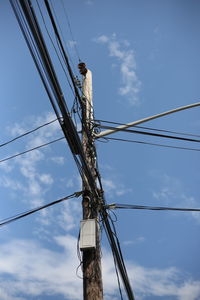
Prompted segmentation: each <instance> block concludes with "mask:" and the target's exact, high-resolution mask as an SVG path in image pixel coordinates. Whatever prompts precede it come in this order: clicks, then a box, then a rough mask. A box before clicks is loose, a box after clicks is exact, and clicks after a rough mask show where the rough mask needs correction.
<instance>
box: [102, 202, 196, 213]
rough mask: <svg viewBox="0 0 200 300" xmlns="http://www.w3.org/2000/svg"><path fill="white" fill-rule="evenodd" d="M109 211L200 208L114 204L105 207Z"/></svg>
mask: <svg viewBox="0 0 200 300" xmlns="http://www.w3.org/2000/svg"><path fill="white" fill-rule="evenodd" d="M105 207H106V208H108V209H145V210H174V211H187V212H190V211H196V212H197V211H199V212H200V208H180V207H163V206H146V205H134V204H118V203H113V204H109V205H106V206H105Z"/></svg>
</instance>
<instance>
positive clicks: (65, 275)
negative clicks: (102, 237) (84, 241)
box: [0, 235, 200, 300]
mask: <svg viewBox="0 0 200 300" xmlns="http://www.w3.org/2000/svg"><path fill="white" fill-rule="evenodd" d="M53 241H54V243H55V244H56V245H57V246H58V247H57V250H54V251H53V250H50V249H47V248H45V247H44V246H43V245H42V244H41V243H39V242H35V241H34V240H19V239H18V240H13V241H11V242H8V243H5V244H2V245H1V248H0V277H1V283H0V291H2V294H1V296H2V295H6V296H5V299H6V300H7V299H9V300H19V299H20V300H25V299H27V297H33V296H35V297H42V296H45V295H51V296H54V297H56V295H57V294H60V295H63V297H64V298H66V299H73V300H79V299H81V298H82V281H81V280H79V279H78V278H77V277H76V268H77V266H78V265H79V260H78V258H77V255H76V251H74V249H76V244H77V238H75V237H73V236H72V235H62V236H61V235H59V236H55V237H54V238H53ZM126 264H127V269H128V274H129V277H130V281H131V284H132V286H133V290H134V294H135V296H136V297H137V299H145V298H146V297H148V296H152V297H176V299H179V300H195V299H198V298H199V297H200V282H199V281H197V280H193V279H192V278H190V277H189V276H188V275H185V274H184V273H183V272H181V271H179V270H178V269H177V268H174V267H170V268H165V269H155V268H145V267H143V266H140V265H138V264H134V263H133V262H130V261H129V262H126ZM66 266H67V267H66ZM102 270H103V279H104V293H105V299H118V298H117V295H118V285H117V280H116V275H115V268H114V264H113V259H112V256H111V254H110V253H109V252H107V251H106V250H105V249H104V250H103V264H102ZM4 275H7V276H6V279H5V278H4V277H3V276H4ZM19 295H20V296H19ZM3 299H4V298H3Z"/></svg>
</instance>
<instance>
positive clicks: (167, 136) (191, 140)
mask: <svg viewBox="0 0 200 300" xmlns="http://www.w3.org/2000/svg"><path fill="white" fill-rule="evenodd" d="M98 127H100V128H104V129H115V127H112V126H104V125H99V126H98ZM119 131H123V132H128V133H136V134H144V135H150V136H156V137H161V138H168V139H175V140H181V141H187V142H196V143H199V142H200V140H196V139H191V138H190V139H189V138H184V137H179V136H172V135H165V134H158V133H152V132H146V131H140V130H131V129H127V128H122V129H120V130H119ZM119 131H117V132H119Z"/></svg>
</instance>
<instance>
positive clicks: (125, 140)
mask: <svg viewBox="0 0 200 300" xmlns="http://www.w3.org/2000/svg"><path fill="white" fill-rule="evenodd" d="M104 140H105V141H109V140H112V141H120V142H128V143H136V144H143V145H150V146H157V147H164V148H172V149H179V150H189V151H198V152H199V151H200V149H198V148H188V147H179V146H170V145H163V144H156V143H148V142H143V141H136V140H128V139H121V138H111V137H109V138H108V137H106V138H104Z"/></svg>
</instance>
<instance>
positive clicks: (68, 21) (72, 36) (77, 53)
mask: <svg viewBox="0 0 200 300" xmlns="http://www.w3.org/2000/svg"><path fill="white" fill-rule="evenodd" d="M61 3H62V6H63V10H64V14H65V17H66V20H67V24H68V27H69V31H70V34H71V38H72V41H73V43H74V45H73V46H74V49H75V51H76V55H77V57H78V60H79V61H81V59H80V55H79V51H78V47H77V43H76V41H75V39H74V35H73V33H72V28H71V24H70V20H69V16H68V14H67V10H66V8H65V4H64V2H63V0H61Z"/></svg>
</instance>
